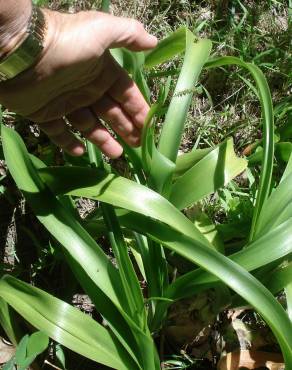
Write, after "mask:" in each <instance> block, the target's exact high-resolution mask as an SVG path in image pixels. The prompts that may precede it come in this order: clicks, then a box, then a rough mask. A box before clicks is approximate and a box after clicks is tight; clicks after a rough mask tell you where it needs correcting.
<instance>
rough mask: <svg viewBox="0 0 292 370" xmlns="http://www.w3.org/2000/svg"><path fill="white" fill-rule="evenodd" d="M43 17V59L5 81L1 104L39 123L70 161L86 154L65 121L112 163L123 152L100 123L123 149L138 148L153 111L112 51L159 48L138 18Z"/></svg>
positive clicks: (1, 86)
mask: <svg viewBox="0 0 292 370" xmlns="http://www.w3.org/2000/svg"><path fill="white" fill-rule="evenodd" d="M44 13H45V17H46V21H47V31H46V37H45V43H44V50H43V52H42V55H41V57H40V59H39V60H38V62H37V64H36V65H35V66H34V67H33V68H30V69H29V70H27V71H25V72H23V73H21V74H20V75H18V76H16V77H15V78H13V79H11V80H8V81H5V82H4V83H0V102H1V104H3V105H4V106H5V107H7V108H9V109H10V110H11V111H14V112H16V113H18V114H20V115H22V116H24V117H27V118H29V119H30V120H32V121H34V122H36V123H38V124H39V126H40V128H41V129H42V130H43V131H44V132H45V133H46V134H47V135H48V136H49V138H50V139H51V140H52V141H53V142H54V143H55V144H56V145H58V146H59V147H61V148H62V149H64V150H65V151H66V152H68V153H69V154H71V155H81V154H83V153H84V150H85V148H84V146H83V144H82V143H81V142H80V141H79V140H77V139H76V137H75V136H74V134H73V133H72V132H71V131H70V127H69V126H68V125H67V124H66V123H65V121H64V119H63V117H64V116H66V118H67V119H68V121H69V122H70V124H71V125H72V127H73V128H75V129H78V130H79V131H80V132H81V133H82V134H83V136H84V137H86V138H87V139H88V140H90V141H91V142H92V143H94V144H96V145H97V146H98V147H99V148H100V149H101V151H102V152H103V153H105V154H106V155H107V156H109V157H111V158H116V157H118V156H120V155H121V154H122V147H121V145H120V144H119V143H118V142H117V141H116V140H115V139H114V138H113V137H112V136H111V135H110V133H109V132H108V130H107V129H106V128H105V127H104V126H103V125H102V124H101V123H100V121H99V118H101V119H103V120H104V121H105V122H107V123H108V124H109V125H110V126H111V128H112V129H113V130H114V131H115V132H116V133H117V134H118V135H119V136H121V138H122V139H123V140H124V141H125V142H126V143H128V144H129V145H131V146H137V145H139V142H140V135H141V128H142V126H143V123H144V120H145V117H146V115H147V113H148V109H149V108H148V105H147V103H146V102H145V100H144V98H143V96H142V94H141V93H140V91H139V89H138V88H137V86H136V85H135V84H134V82H133V81H132V80H131V79H130V77H129V76H128V74H127V73H126V72H125V70H123V69H122V68H121V67H120V66H119V65H118V64H117V63H116V62H115V60H114V59H113V57H112V56H111V55H110V53H109V51H108V49H109V48H115V47H126V48H128V49H130V50H133V51H140V50H146V49H150V48H153V47H155V46H156V43H157V40H156V38H155V37H154V36H151V35H149V34H148V33H147V32H146V31H145V29H144V28H143V26H142V24H140V23H139V22H137V21H135V20H133V19H128V18H119V17H114V16H112V15H109V14H104V13H100V12H95V11H88V12H80V13H77V14H63V13H58V12H53V11H49V10H44Z"/></svg>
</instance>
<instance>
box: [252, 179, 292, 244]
mask: <svg viewBox="0 0 292 370" xmlns="http://www.w3.org/2000/svg"><path fill="white" fill-rule="evenodd" d="M291 184H292V173H290V174H289V175H287V176H285V178H284V179H283V180H282V181H281V183H280V184H279V185H278V186H277V188H276V189H275V190H274V191H273V193H272V194H271V196H270V197H269V198H268V202H266V204H265V205H264V206H263V209H262V212H261V214H260V217H259V219H258V223H257V227H256V230H255V238H258V237H259V236H260V235H263V234H265V233H266V232H267V231H268V230H271V229H273V228H275V227H277V225H280V224H281V223H283V222H284V221H286V220H287V219H288V218H290V217H292V204H291V200H292V194H291Z"/></svg>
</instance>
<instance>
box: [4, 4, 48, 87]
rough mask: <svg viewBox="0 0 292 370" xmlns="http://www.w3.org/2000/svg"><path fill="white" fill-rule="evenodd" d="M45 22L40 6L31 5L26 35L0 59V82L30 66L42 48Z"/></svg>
mask: <svg viewBox="0 0 292 370" xmlns="http://www.w3.org/2000/svg"><path fill="white" fill-rule="evenodd" d="M45 31H46V22H45V17H44V14H43V12H42V11H41V9H40V8H37V7H33V8H32V14H31V17H30V21H29V24H28V27H27V31H26V34H27V35H26V37H25V39H24V40H23V41H22V42H21V44H18V45H17V46H16V48H15V49H14V50H13V51H12V52H10V53H9V54H8V55H7V56H5V57H4V58H3V59H2V60H1V59H0V82H3V81H6V80H10V79H11V78H13V77H15V76H17V75H18V74H20V73H21V72H23V71H25V70H26V69H28V68H29V67H31V66H32V65H33V64H34V63H35V62H36V61H37V59H38V57H39V55H40V53H41V51H42V50H43V40H44V36H45Z"/></svg>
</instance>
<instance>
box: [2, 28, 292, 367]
mask: <svg viewBox="0 0 292 370" xmlns="http://www.w3.org/2000/svg"><path fill="white" fill-rule="evenodd" d="M210 51H211V42H210V41H209V40H205V39H196V37H195V36H194V35H193V34H192V33H191V32H190V31H189V30H188V29H186V28H182V29H180V30H178V31H177V32H175V33H173V34H171V35H170V36H169V37H168V38H166V39H164V40H163V41H162V42H160V43H159V45H158V46H157V47H156V49H154V50H153V51H150V52H148V53H141V52H140V53H131V52H129V51H126V50H121V49H115V50H113V51H112V53H113V55H114V57H115V58H116V60H117V61H118V62H119V63H120V64H121V65H122V66H124V67H125V68H126V69H127V70H128V72H129V73H130V74H131V75H132V76H133V78H134V80H135V81H136V83H137V84H138V86H139V87H140V89H141V91H142V92H143V94H144V96H145V97H146V99H148V101H150V92H149V88H148V85H147V82H146V78H145V74H144V73H145V71H147V70H149V69H150V68H152V67H155V66H157V65H159V64H161V63H163V62H166V61H167V60H169V59H171V58H173V57H174V56H175V55H177V54H180V53H183V52H184V61H183V64H182V67H181V68H180V69H179V70H176V71H175V73H177V74H178V75H179V76H178V80H177V83H176V87H175V90H174V92H173V94H172V96H171V97H170V98H168V95H169V90H170V77H169V78H168V80H167V83H166V84H165V86H164V87H163V88H162V89H161V91H160V94H159V97H158V100H157V102H156V104H154V105H153V106H152V108H151V110H150V113H149V116H148V119H147V122H146V123H145V127H144V130H143V138H142V147H141V148H138V149H131V148H129V147H126V146H125V152H126V158H127V160H128V162H129V164H130V168H131V173H132V175H133V176H132V178H131V179H128V178H125V177H122V176H118V175H116V174H115V173H114V170H113V169H112V168H111V167H110V166H109V165H108V164H104V163H103V160H102V157H101V155H100V153H99V152H98V151H97V150H96V148H94V147H93V146H92V145H91V144H90V143H88V153H89V161H88V165H87V166H79V167H78V166H69V165H68V166H63V167H46V166H45V165H44V164H43V163H42V162H41V161H40V160H39V159H37V158H36V157H34V156H32V155H30V154H29V153H28V152H27V150H26V148H25V145H24V143H23V142H22V140H21V138H20V137H19V135H18V134H17V133H16V132H15V131H13V130H11V129H9V128H7V127H5V126H3V125H2V141H3V148H4V154H5V159H6V163H7V165H8V168H9V171H10V173H11V175H12V176H13V178H14V180H15V182H16V184H17V186H18V187H19V189H20V190H21V191H22V193H23V195H24V197H25V198H26V200H27V202H28V203H29V204H30V206H31V207H32V209H33V210H34V212H35V214H36V216H37V217H38V219H39V220H40V222H41V223H42V224H43V225H44V226H45V227H46V228H47V229H48V231H49V232H50V233H51V234H52V235H53V236H54V237H55V238H56V239H57V240H58V242H59V243H60V248H61V249H62V251H63V254H64V258H65V259H66V260H67V262H68V264H69V265H70V267H71V269H72V271H73V273H74V274H75V276H76V278H77V280H78V281H79V283H80V284H81V286H82V287H83V289H84V291H85V292H86V293H87V294H88V295H89V296H90V298H91V300H92V302H93V303H94V304H95V307H96V310H97V311H98V312H100V314H101V315H102V317H103V318H104V319H105V322H106V323H107V325H106V327H104V326H102V325H101V324H99V323H98V322H96V321H94V320H93V319H92V318H91V317H89V316H86V315H85V314H84V313H82V312H80V311H78V310H77V309H76V308H74V307H72V306H70V305H69V304H67V303H66V302H63V301H61V300H59V299H57V298H55V297H53V296H52V295H50V294H48V293H46V292H44V291H42V290H40V289H38V288H36V287H33V286H30V285H29V284H27V283H25V282H22V281H20V280H18V279H16V278H14V277H12V276H8V275H6V276H3V277H2V279H1V281H0V296H1V297H2V299H1V324H2V326H3V328H4V329H5V331H6V333H7V335H8V336H9V338H10V339H11V340H12V341H13V342H15V341H16V339H15V334H14V329H13V325H12V322H11V318H10V311H9V308H8V305H10V306H11V307H13V308H14V310H15V311H17V312H18V313H19V314H20V315H21V316H23V317H24V318H25V319H26V320H27V321H28V322H30V323H31V324H32V325H33V326H34V327H35V328H37V329H39V330H41V331H42V332H44V333H45V334H47V335H48V336H50V337H51V338H52V339H54V340H55V341H57V342H58V343H60V344H62V345H64V346H65V347H68V348H70V349H71V350H73V351H75V352H77V353H79V354H81V355H83V356H86V357H87V358H89V359H91V360H94V361H96V362H98V363H102V364H105V365H107V366H109V367H111V368H115V369H119V370H122V369H130V370H134V369H143V370H155V369H160V359H159V355H158V352H157V349H156V347H155V344H154V341H153V338H152V335H153V333H157V332H159V330H160V328H161V326H162V325H163V322H164V320H165V318H166V313H167V309H168V307H169V306H170V305H171V304H172V303H173V302H175V301H177V300H179V299H181V298H184V297H188V296H192V295H196V294H197V293H199V292H202V291H204V290H207V289H209V288H216V292H218V294H219V295H220V296H221V298H222V299H223V301H224V304H223V305H222V307H219V308H218V311H219V310H220V309H223V307H224V306H225V304H226V302H228V304H230V305H232V302H234V301H235V300H234V297H236V296H238V297H241V298H243V299H244V300H245V301H246V302H248V304H250V305H251V306H253V307H254V309H255V310H256V311H257V312H258V313H259V314H260V315H261V316H262V317H263V319H264V320H265V321H266V322H267V324H268V325H269V326H270V328H271V330H272V331H273V333H274V335H275V337H276V338H277V340H278V343H279V345H280V347H281V350H282V353H283V356H284V358H285V363H286V369H292V324H291V269H292V265H291V262H290V260H291V250H292V208H291V200H292V195H291V191H290V184H291V183H292V171H291V169H292V160H291V159H290V161H289V162H288V165H287V169H286V171H285V173H284V175H283V178H282V181H281V182H280V184H279V185H278V187H277V188H276V189H275V190H274V191H273V193H272V194H271V195H270V188H271V176H272V168H273V150H274V143H273V107H272V102H271V96H270V92H269V88H268V85H267V82H266V80H265V77H264V75H263V74H262V72H261V71H260V70H259V68H258V67H257V66H255V65H253V64H249V63H245V62H243V61H242V60H240V59H238V58H235V57H219V58H215V59H212V58H211V59H210V57H209V55H210ZM227 65H237V66H239V67H241V68H245V69H247V70H248V71H249V72H250V74H251V75H252V77H253V79H254V81H255V89H256V90H257V94H258V97H259V101H260V105H261V109H262V123H263V125H262V126H263V159H262V164H261V174H260V180H259V185H258V190H257V194H256V200H255V205H254V209H253V220H252V226H251V230H250V235H249V239H248V243H247V244H246V245H245V246H244V247H243V248H242V249H241V250H239V251H238V252H236V253H234V254H232V255H228V256H226V253H225V250H224V244H223V243H214V242H213V239H212V238H209V237H208V234H206V233H204V230H202V229H200V228H199V227H197V226H196V224H195V223H194V222H192V221H191V220H190V219H188V218H187V217H186V216H185V215H184V214H183V213H182V212H181V210H183V209H185V208H187V207H189V206H192V205H194V204H195V203H197V202H198V201H200V200H201V199H203V198H204V197H205V196H207V195H209V194H211V193H214V192H215V191H216V190H217V189H219V188H221V187H223V186H225V185H226V184H228V183H229V182H230V181H231V180H232V179H233V178H234V177H235V176H237V175H238V174H240V173H241V172H242V171H244V169H245V168H246V165H247V162H246V160H245V159H243V158H238V157H237V156H236V155H235V153H234V149H233V142H232V140H231V139H227V140H226V141H224V142H222V143H221V144H219V145H218V146H217V147H215V148H209V149H204V150H194V151H192V152H190V153H187V154H183V155H180V156H177V155H178V150H179V146H180V142H181V138H182V135H183V132H184V125H185V121H186V116H187V112H188V109H189V107H190V103H191V99H192V96H193V93H194V91H195V89H194V86H195V84H196V83H197V80H198V78H199V75H200V73H201V70H202V69H203V68H204V69H211V68H215V67H220V66H227ZM161 74H162V75H164V76H168V75H170V74H173V71H172V72H169V71H163V72H162V73H160V75H161ZM167 101H170V103H169V104H168V106H167V103H166V102H167ZM165 110H166V111H167V113H166V116H165V120H164V124H163V126H162V129H161V132H160V135H159V142H158V145H156V138H155V133H154V127H155V124H154V123H155V121H156V120H157V117H158V116H159V117H161V116H162V112H164V111H165ZM71 197H86V198H90V199H94V200H98V201H100V204H101V207H100V209H99V210H98V212H96V213H95V214H94V215H91V216H89V217H88V218H87V219H86V220H85V221H84V220H81V219H79V217H78V214H77V212H76V209H75V208H74V202H71V201H70V198H71ZM209 222H210V221H209ZM125 233H126V235H127V238H131V240H132V241H131V248H133V251H134V256H135V257H136V261H137V263H136V269H135V268H134V267H133V261H132V260H131V258H130V257H129V254H128V248H129V245H128V244H127V242H126V241H125V238H124V235H125ZM101 234H106V235H108V237H109V240H110V242H111V247H112V250H113V253H114V256H115V260H116V265H114V264H113V263H112V261H111V260H110V259H109V258H108V257H107V256H106V254H105V253H104V252H103V250H102V249H101V247H100V246H99V245H98V244H97V243H96V241H95V240H94V237H95V236H97V235H101ZM169 250H170V251H173V252H175V253H176V254H177V255H179V256H181V257H182V258H184V259H186V260H188V261H190V262H192V263H193V264H194V265H193V270H192V271H189V272H187V273H185V274H182V275H180V276H179V277H178V278H177V279H176V280H175V281H173V282H170V281H169V276H168V257H167V256H168V253H167V251H169ZM283 261H286V263H283ZM138 267H139V269H140V271H139V275H141V274H142V276H143V277H144V279H145V280H146V282H147V292H148V296H147V297H144V296H143V295H142V291H141V288H140V285H139V279H138V277H137V274H138V273H137V271H136V270H137V269H138ZM263 269H265V274H271V276H273V280H272V281H270V282H266V286H264V285H263V283H262V282H261V280H262V279H261V276H262V275H263V274H259V271H261V270H263ZM255 270H256V271H257V274H256V276H257V277H255V275H253V271H255ZM275 282H277V283H275ZM227 287H228V288H230V289H228V288H227ZM282 289H285V292H286V297H287V309H288V312H290V319H289V315H288V313H287V312H285V310H284V308H283V307H282V306H281V305H280V304H279V303H278V301H277V300H276V298H275V297H274V295H273V294H275V293H277V292H279V291H280V290H282ZM231 291H232V292H233V293H232V294H234V293H235V296H233V297H232V298H233V299H232V300H230V293H231ZM289 310H290V311H289Z"/></svg>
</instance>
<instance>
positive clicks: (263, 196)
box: [206, 57, 274, 240]
mask: <svg viewBox="0 0 292 370" xmlns="http://www.w3.org/2000/svg"><path fill="white" fill-rule="evenodd" d="M233 64H234V65H238V66H240V67H243V68H245V69H247V70H248V71H249V72H250V73H251V75H252V77H253V78H254V80H255V83H256V87H257V90H258V94H259V98H260V104H261V109H262V119H263V148H264V153H263V160H262V168H261V175H260V183H259V188H258V194H257V198H256V204H255V208H254V213H253V220H252V227H251V232H250V240H252V239H253V237H254V233H255V229H256V225H257V222H258V218H259V216H260V213H261V211H262V207H263V205H264V203H265V201H266V200H267V198H268V196H269V192H270V185H271V178H272V172H273V157H274V112H273V103H272V98H271V93H270V89H269V86H268V83H267V80H266V78H265V76H264V74H263V73H262V71H261V70H260V69H259V68H258V67H257V66H256V65H254V64H251V63H245V62H243V61H242V60H241V59H239V58H236V57H221V58H216V59H213V60H210V61H208V62H207V63H206V67H208V68H214V67H220V66H225V65H233Z"/></svg>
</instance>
